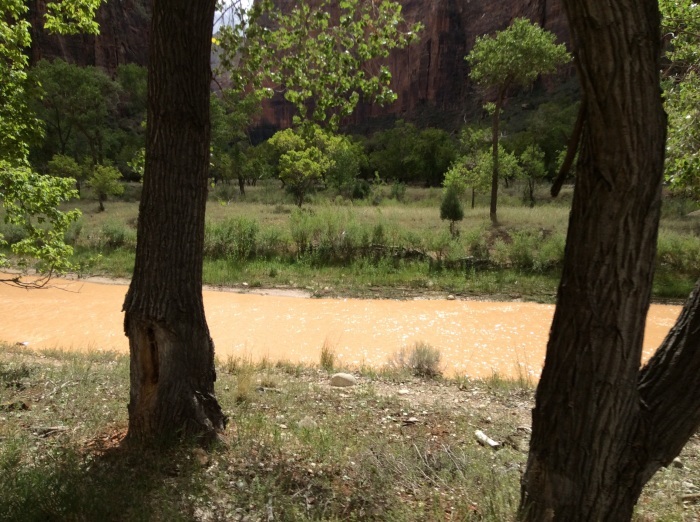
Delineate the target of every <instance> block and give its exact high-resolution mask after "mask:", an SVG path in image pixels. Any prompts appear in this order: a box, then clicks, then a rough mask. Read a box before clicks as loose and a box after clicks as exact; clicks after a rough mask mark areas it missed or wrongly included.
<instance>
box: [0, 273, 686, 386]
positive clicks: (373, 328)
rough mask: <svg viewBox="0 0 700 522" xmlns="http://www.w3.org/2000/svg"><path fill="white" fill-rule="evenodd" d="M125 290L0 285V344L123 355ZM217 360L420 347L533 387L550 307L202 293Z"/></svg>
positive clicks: (478, 373)
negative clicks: (522, 377)
mask: <svg viewBox="0 0 700 522" xmlns="http://www.w3.org/2000/svg"><path fill="white" fill-rule="evenodd" d="M126 290H127V286H126V285H123V284H101V283H95V282H85V281H80V280H78V281H69V280H53V281H52V282H51V288H47V289H42V290H23V289H18V288H15V287H11V286H8V285H3V284H0V310H1V311H2V312H1V314H0V341H5V342H7V343H9V344H15V343H25V344H26V346H27V347H28V348H33V349H45V348H62V349H68V350H103V351H119V352H127V351H128V349H129V348H128V342H127V339H126V337H125V336H124V334H123V330H122V320H123V313H122V312H121V306H122V302H123V300H124V295H125V294H126ZM204 305H205V308H206V313H207V320H208V323H209V329H210V331H211V335H212V338H213V339H214V343H215V345H216V354H217V356H218V357H219V358H220V359H221V360H222V361H225V360H226V359H227V357H228V356H229V355H233V356H243V357H251V358H252V359H253V360H257V359H261V358H265V357H266V358H268V359H270V360H273V361H275V360H280V359H282V360H289V361H303V362H309V363H318V362H319V359H320V353H321V347H322V346H323V344H324V343H327V344H328V345H330V346H331V347H332V348H333V349H334V350H335V354H336V360H337V361H338V362H339V364H340V365H343V366H359V365H363V364H365V365H370V366H376V367H379V366H382V365H384V364H386V362H387V361H388V360H389V359H390V358H391V357H392V356H393V354H395V353H396V352H397V351H398V350H400V349H401V348H402V347H406V346H411V345H412V344H413V343H414V342H416V341H424V342H427V343H429V344H430V345H431V346H433V347H435V348H439V349H440V351H441V353H442V360H443V362H442V364H443V371H444V372H445V374H447V375H455V374H457V375H469V376H471V377H487V376H490V375H491V374H492V373H493V372H498V373H500V374H502V375H510V376H517V375H519V374H529V375H530V376H532V378H533V379H536V378H537V377H539V374H540V371H541V368H542V364H543V361H544V353H545V346H546V343H547V337H548V333H549V328H550V325H551V321H552V314H553V313H554V306H553V305H542V304H535V303H520V302H483V301H459V300H455V301H448V300H412V301H396V300H361V299H308V298H303V297H291V296H284V295H254V294H241V293H235V292H230V291H217V290H205V291H204ZM680 309H681V307H680V306H668V305H652V307H651V311H650V313H649V319H648V321H647V328H646V335H645V343H644V354H645V358H648V357H649V356H650V355H651V354H652V353H653V351H654V350H655V349H656V347H657V346H658V345H659V344H660V342H661V341H662V340H663V338H664V337H665V335H666V334H667V333H668V331H669V329H670V328H671V326H672V325H673V324H674V322H675V321H676V318H677V317H678V315H679V313H680Z"/></svg>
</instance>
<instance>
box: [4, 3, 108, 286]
mask: <svg viewBox="0 0 700 522" xmlns="http://www.w3.org/2000/svg"><path fill="white" fill-rule="evenodd" d="M99 3H100V2H99V0H71V1H70V2H50V3H48V4H47V6H46V7H47V14H46V17H45V19H44V25H45V27H46V29H47V30H49V31H54V32H59V33H63V34H74V33H76V32H93V33H94V32H96V31H97V25H96V23H95V22H94V21H93V16H94V13H95V10H96V9H97V7H98V6H99ZM27 11H28V5H27V3H26V2H23V1H21V0H0V34H1V35H2V37H0V201H2V205H3V207H4V210H5V217H4V219H5V222H7V223H13V224H15V225H18V226H22V227H23V228H25V229H27V230H28V236H27V238H26V240H24V241H22V242H20V243H17V244H15V245H13V246H12V248H13V251H14V253H15V255H17V256H19V257H20V259H21V260H22V264H23V265H25V266H28V265H29V264H31V263H32V260H36V261H38V263H39V264H38V265H35V267H36V268H38V269H40V270H42V271H43V272H44V273H46V274H48V276H49V277H50V275H51V274H52V273H54V272H56V271H64V270H66V269H68V268H69V267H70V263H69V262H68V257H69V255H70V253H71V252H72V249H71V248H70V247H69V246H68V245H66V244H65V242H64V240H63V238H64V233H65V231H66V230H67V228H68V226H69V225H70V223H71V222H72V221H74V220H75V219H77V218H78V215H79V214H78V213H77V212H73V211H70V212H62V211H59V210H58V205H59V204H60V203H61V202H63V201H66V200H68V199H70V198H72V197H75V196H76V195H77V194H76V192H75V190H74V188H73V187H72V184H73V182H72V181H71V180H69V179H58V178H54V177H51V176H42V175H39V174H37V173H35V172H33V171H32V170H31V169H30V168H29V167H28V155H29V145H30V143H31V142H32V141H33V140H35V139H36V138H37V137H38V136H39V135H40V133H41V125H40V122H39V120H38V119H37V118H36V117H35V116H34V114H33V113H32V111H31V109H30V107H29V92H30V91H31V86H30V82H29V81H28V78H27V67H28V57H27V54H26V50H27V49H28V48H29V45H30V44H31V32H30V29H31V28H30V25H29V22H27V20H26V14H27ZM0 242H2V237H0ZM6 264H7V259H6V258H5V256H4V255H2V254H0V266H5V265H6ZM47 281H48V278H44V279H43V280H41V281H38V282H27V281H25V280H23V279H22V278H21V277H20V276H11V277H9V278H3V279H2V282H8V283H14V284H18V285H22V286H41V285H42V284H45V283H46V282H47Z"/></svg>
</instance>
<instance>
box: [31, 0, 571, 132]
mask: <svg viewBox="0 0 700 522" xmlns="http://www.w3.org/2000/svg"><path fill="white" fill-rule="evenodd" d="M399 1H400V3H401V4H402V5H403V13H404V17H405V19H406V20H407V21H408V22H409V23H414V22H422V23H423V25H424V30H423V31H422V33H421V35H420V41H419V42H417V43H415V44H413V45H411V46H410V47H408V48H406V49H403V50H400V51H394V52H392V53H391V55H390V56H389V58H388V59H387V61H386V64H387V65H388V67H389V70H390V71H391V74H392V89H393V90H394V91H395V92H396V93H397V94H398V99H397V101H396V102H395V103H393V104H392V105H390V106H386V107H381V106H379V105H376V104H371V103H364V104H362V105H360V106H359V107H358V109H357V111H356V113H355V114H353V116H352V117H351V118H349V119H348V120H346V121H345V122H344V123H345V124H346V125H348V126H352V127H354V128H355V129H356V130H358V131H362V130H363V129H364V130H365V131H368V130H370V129H371V128H372V126H375V125H377V122H382V121H384V122H388V121H391V120H393V119H395V118H405V119H407V120H413V121H420V122H421V123H422V124H426V125H433V126H439V127H455V126H457V125H459V123H460V122H461V121H462V120H463V119H464V118H465V117H467V116H468V115H473V114H474V112H475V111H478V110H479V106H480V103H479V99H478V97H477V96H475V92H474V89H473V87H472V86H471V84H470V82H469V68H468V64H467V63H466V62H465V60H464V56H465V55H467V54H468V53H469V51H470V50H471V48H472V46H473V45H474V41H475V40H476V38H477V36H481V35H484V34H488V33H492V32H495V31H498V30H502V29H504V28H506V27H507V26H508V25H509V24H510V22H511V21H512V20H513V19H514V18H517V17H527V18H529V19H531V20H534V21H536V22H538V23H539V24H540V25H541V26H543V27H544V28H545V29H548V30H550V31H552V32H554V33H555V34H556V35H557V39H558V41H560V42H567V41H568V38H569V33H568V28H567V22H566V16H565V13H564V11H563V8H562V5H561V0H500V1H498V0H399ZM45 3H46V2H45V0H32V1H31V2H30V6H31V19H32V23H33V27H34V35H33V38H34V40H33V44H32V49H31V59H32V62H36V61H38V60H39V59H41V58H52V57H56V56H58V57H61V58H63V59H65V60H67V61H70V62H73V63H78V64H81V65H96V66H100V67H103V68H105V69H107V70H108V71H110V72H113V71H114V70H115V69H116V67H117V66H118V65H119V64H122V63H128V62H135V63H138V64H141V65H145V64H146V60H147V41H148V34H147V33H148V19H149V12H150V7H149V6H150V2H149V0H108V1H107V2H106V3H105V4H103V5H102V7H100V9H99V11H98V15H97V19H98V22H99V23H100V35H98V36H70V37H59V36H49V35H46V34H44V33H43V31H42V30H41V29H40V27H41V23H40V20H41V15H42V13H43V12H44V9H45ZM275 3H276V4H277V5H278V6H279V8H280V9H282V10H284V9H289V8H290V7H291V6H293V5H294V4H295V2H293V1H291V0H275ZM571 74H573V68H572V67H569V68H568V69H567V70H566V71H563V77H567V76H570V75H571ZM556 81H557V80H556V79H555V80H554V81H553V82H551V83H552V84H556ZM292 115H293V110H292V108H291V107H290V106H289V104H287V103H286V102H285V100H284V99H283V98H282V96H281V95H278V96H277V97H275V98H274V99H272V100H270V101H268V102H266V104H265V108H264V111H263V114H262V117H261V118H260V122H259V124H260V127H262V128H268V129H270V130H272V129H277V128H281V127H287V126H289V124H290V123H291V118H292ZM379 125H381V123H379Z"/></svg>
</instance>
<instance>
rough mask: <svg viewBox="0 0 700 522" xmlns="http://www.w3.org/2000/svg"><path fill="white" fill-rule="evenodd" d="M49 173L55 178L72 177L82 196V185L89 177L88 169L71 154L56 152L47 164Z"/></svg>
mask: <svg viewBox="0 0 700 522" xmlns="http://www.w3.org/2000/svg"><path fill="white" fill-rule="evenodd" d="M47 168H48V173H49V175H51V176H53V177H55V178H71V179H73V180H75V188H76V190H77V191H78V197H80V187H81V185H82V183H83V182H84V181H85V179H86V177H87V171H86V169H84V168H83V167H82V166H81V165H79V164H78V162H77V161H75V160H74V159H73V158H71V157H70V156H66V155H64V154H55V155H54V157H53V158H51V161H49V164H48V165H47Z"/></svg>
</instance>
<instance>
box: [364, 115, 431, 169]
mask: <svg viewBox="0 0 700 522" xmlns="http://www.w3.org/2000/svg"><path fill="white" fill-rule="evenodd" d="M418 134H419V131H418V129H417V128H416V126H415V125H413V124H412V123H408V122H405V121H404V120H397V121H396V122H395V123H394V126H393V127H392V128H391V129H387V130H384V131H380V132H376V133H374V135H373V136H372V137H371V139H370V140H369V143H368V149H369V163H370V168H371V169H372V170H373V171H376V172H378V173H379V176H380V177H381V178H382V179H393V180H395V181H402V182H404V183H405V182H410V181H414V180H415V179H416V177H417V176H418V174H419V172H418V169H417V165H416V164H415V163H414V162H415V159H416V156H415V155H414V154H413V151H414V149H415V147H416V145H417V143H418Z"/></svg>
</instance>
